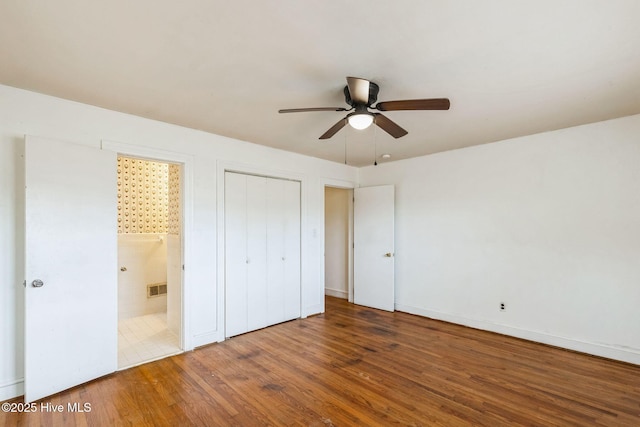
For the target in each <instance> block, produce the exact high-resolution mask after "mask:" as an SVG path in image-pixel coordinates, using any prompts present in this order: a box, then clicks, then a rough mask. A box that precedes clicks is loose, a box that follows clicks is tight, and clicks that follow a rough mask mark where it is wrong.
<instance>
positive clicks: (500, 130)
mask: <svg viewBox="0 0 640 427" xmlns="http://www.w3.org/2000/svg"><path fill="white" fill-rule="evenodd" d="M639 18H640V1H637V0H597V1H594V0H527V1H525V0H521V1H513V0H485V1H481V0H457V1H456V0H452V1H444V0H440V1H435V0H429V1H427V0H415V1H409V0H401V1H393V2H392V1H389V0H349V1H346V0H344V1H338V0H323V1H315V2H308V1H300V0H265V1H259V0H233V1H230V0H225V1H222V0H183V1H170V0H135V1H131V0H103V1H97V0H96V1H86V0H56V1H42V0H3V1H2V2H0V83H2V84H6V85H9V86H15V87H19V88H24V89H28V90H32V91H36V92H41V93H45V94H50V95H54V96H58V97H61V98H66V99H71V100H75V101H79V102H83V103H87V104H92V105H97V106H100V107H105V108H108V109H112V110H117V111H122V112H127V113H131V114H135V115H138V116H143V117H148V118H152V119H156V120H161V121H165V122H170V123H175V124H179V125H183V126H188V127H191V128H195V129H202V130H205V131H208V132H212V133H215V134H219V135H225V136H229V137H233V138H237V139H241V140H246V141H250V142H254V143H258V144H263V145H268V146H272V147H277V148H281V149H284V150H289V151H295V152H299V153H303V154H307V155H311V156H316V157H320V158H324V159H329V160H333V161H337V162H344V160H345V144H346V148H347V150H346V152H347V160H348V163H349V164H353V165H364V164H371V163H372V162H373V159H374V155H375V151H377V153H378V155H380V154H382V153H390V154H391V155H392V156H393V157H392V160H397V159H402V158H408V157H414V156H419V155H424V154H429V153H435V152H439V151H444V150H451V149H455V148H460V147H467V146H471V145H476V144H482V143H487V142H492V141H499V140H503V139H506V138H510V137H515V136H521V135H527V134H532V133H538V132H544V131H548V130H554V129H559V128H564V127H569V126H574V125H579V124H584V123H591V122H595V121H600V120H606V119H611V118H615V117H621V116H626V115H631V114H637V113H640V25H639V24H638V22H639V21H640V20H639ZM346 76H356V77H363V78H366V79H370V80H372V81H374V82H376V83H378V84H379V85H380V94H379V96H378V100H379V101H389V100H397V99H412V98H436V97H447V98H449V99H450V100H451V109H450V110H449V111H400V112H388V113H385V114H386V115H387V116H388V117H389V118H391V119H392V120H394V121H396V122H397V123H398V124H399V125H400V126H402V127H404V128H405V129H406V130H408V131H409V134H408V135H407V136H405V137H403V138H400V139H397V140H395V139H393V138H392V137H390V136H389V135H387V134H386V133H384V132H383V131H382V130H381V129H379V128H376V127H375V126H372V127H371V128H369V129H367V130H364V131H356V130H354V129H351V128H349V127H345V128H344V129H343V130H341V131H340V132H339V133H338V134H336V135H335V136H334V137H333V138H331V139H330V140H326V141H319V140H318V137H319V136H320V135H321V134H322V133H324V132H325V131H326V130H327V129H328V128H329V127H331V126H332V125H333V124H334V123H336V122H337V121H338V120H339V119H341V118H342V117H343V116H344V115H345V113H339V112H314V113H298V114H278V110H279V109H281V108H298V107H326V106H337V107H347V105H346V104H345V103H344V97H343V94H342V89H343V87H344V86H345V84H346V82H345V77H346ZM374 146H375V147H374ZM374 149H375V151H374ZM378 161H380V160H378Z"/></svg>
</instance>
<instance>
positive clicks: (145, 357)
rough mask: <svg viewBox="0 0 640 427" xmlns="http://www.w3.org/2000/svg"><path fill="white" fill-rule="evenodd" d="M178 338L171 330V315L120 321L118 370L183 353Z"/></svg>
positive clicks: (162, 314) (164, 314)
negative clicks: (169, 323) (169, 317)
mask: <svg viewBox="0 0 640 427" xmlns="http://www.w3.org/2000/svg"><path fill="white" fill-rule="evenodd" d="M181 352H182V350H180V344H179V343H178V337H177V336H175V335H174V334H173V333H172V332H170V331H169V329H168V328H167V314H166V313H155V314H148V315H146V316H140V317H132V318H130V319H122V320H120V321H119V322H118V369H125V368H130V367H132V366H136V365H140V364H142V363H146V362H150V361H152V360H157V359H162V358H163V357H167V356H171V355H174V354H177V353H181Z"/></svg>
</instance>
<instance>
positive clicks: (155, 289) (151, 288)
mask: <svg viewBox="0 0 640 427" xmlns="http://www.w3.org/2000/svg"><path fill="white" fill-rule="evenodd" d="M166 294H167V283H166V282H165V283H154V284H152V285H147V298H153V297H159V296H160V295H166Z"/></svg>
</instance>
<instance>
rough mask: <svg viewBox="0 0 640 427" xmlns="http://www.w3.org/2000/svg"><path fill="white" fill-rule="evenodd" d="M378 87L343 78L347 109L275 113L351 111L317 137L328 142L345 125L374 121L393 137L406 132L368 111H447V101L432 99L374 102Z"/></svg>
mask: <svg viewBox="0 0 640 427" xmlns="http://www.w3.org/2000/svg"><path fill="white" fill-rule="evenodd" d="M379 90H380V87H379V86H378V85H377V84H375V83H374V82H371V81H369V80H366V79H361V78H358V77H347V86H345V88H344V99H345V102H346V103H347V104H349V105H350V106H351V108H342V107H317V108H289V109H284V110H279V111H278V112H279V113H302V112H308V111H352V110H354V111H353V112H351V113H349V114H347V115H346V117H344V118H343V119H341V120H340V121H339V122H338V123H336V124H335V125H333V126H332V127H331V128H330V129H329V130H328V131H326V132H325V133H323V134H322V136H320V139H329V138H331V137H332V136H333V135H335V134H336V133H337V132H338V131H339V130H340V129H342V128H343V127H345V126H346V124H347V123H349V124H350V125H351V127H353V128H355V129H365V128H367V127H369V126H370V125H371V124H372V123H374V122H375V124H376V125H378V126H379V127H381V128H382V130H384V131H385V132H387V133H388V134H389V135H391V136H393V137H394V138H400V137H402V136H405V135H406V134H407V133H408V132H407V131H406V130H404V129H403V128H401V127H400V126H398V125H397V124H396V123H395V122H394V121H392V120H391V119H389V118H388V117H386V116H384V115H382V114H380V113H372V112H370V111H369V109H370V108H371V109H372V110H378V111H399V110H448V109H449V106H450V102H449V100H448V99H447V98H432V99H405V100H402V101H385V102H378V103H377V104H376V105H372V104H374V103H375V102H376V101H377V100H378V91H379Z"/></svg>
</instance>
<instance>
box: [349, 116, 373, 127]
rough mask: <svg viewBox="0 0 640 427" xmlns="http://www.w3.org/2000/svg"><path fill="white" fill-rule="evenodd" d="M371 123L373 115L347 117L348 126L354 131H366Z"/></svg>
mask: <svg viewBox="0 0 640 427" xmlns="http://www.w3.org/2000/svg"><path fill="white" fill-rule="evenodd" d="M371 123H373V115H372V114H370V113H357V114H352V115H350V116H349V124H350V125H351V127H352V128H354V129H366V128H368V127H369V126H371Z"/></svg>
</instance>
